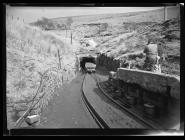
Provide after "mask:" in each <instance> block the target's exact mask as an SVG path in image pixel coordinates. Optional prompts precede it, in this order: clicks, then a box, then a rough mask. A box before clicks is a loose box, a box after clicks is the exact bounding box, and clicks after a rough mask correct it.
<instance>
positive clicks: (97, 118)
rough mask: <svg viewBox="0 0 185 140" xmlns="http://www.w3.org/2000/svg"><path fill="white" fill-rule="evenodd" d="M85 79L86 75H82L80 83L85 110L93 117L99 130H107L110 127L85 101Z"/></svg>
mask: <svg viewBox="0 0 185 140" xmlns="http://www.w3.org/2000/svg"><path fill="white" fill-rule="evenodd" d="M85 77H86V74H85V75H84V78H83V82H82V94H81V97H82V101H83V103H84V104H85V106H86V108H87V110H88V111H89V112H90V114H91V116H92V117H93V119H94V120H95V122H96V123H97V125H98V126H99V127H100V128H101V129H109V128H110V127H109V126H108V125H107V124H106V122H105V121H104V120H103V119H102V118H101V117H100V116H99V115H98V113H97V112H96V110H95V109H94V108H93V107H92V105H91V104H90V103H89V101H88V100H87V98H86V96H85V93H84V88H83V85H84V82H85Z"/></svg>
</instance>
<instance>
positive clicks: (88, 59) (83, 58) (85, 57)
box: [80, 56, 96, 70]
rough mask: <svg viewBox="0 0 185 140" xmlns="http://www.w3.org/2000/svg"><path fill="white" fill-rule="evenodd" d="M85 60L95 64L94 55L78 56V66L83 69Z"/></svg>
mask: <svg viewBox="0 0 185 140" xmlns="http://www.w3.org/2000/svg"><path fill="white" fill-rule="evenodd" d="M87 62H89V63H94V64H96V57H95V56H83V57H80V68H81V69H83V70H85V64H86V63H87Z"/></svg>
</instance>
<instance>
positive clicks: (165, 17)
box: [164, 6, 168, 21]
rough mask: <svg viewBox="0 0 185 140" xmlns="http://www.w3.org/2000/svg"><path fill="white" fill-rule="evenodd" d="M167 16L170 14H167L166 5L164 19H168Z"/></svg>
mask: <svg viewBox="0 0 185 140" xmlns="http://www.w3.org/2000/svg"><path fill="white" fill-rule="evenodd" d="M167 16H168V15H167V7H166V6H164V21H166V20H167V19H168V17H167Z"/></svg>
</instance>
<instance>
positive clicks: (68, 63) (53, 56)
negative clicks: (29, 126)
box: [6, 20, 76, 128]
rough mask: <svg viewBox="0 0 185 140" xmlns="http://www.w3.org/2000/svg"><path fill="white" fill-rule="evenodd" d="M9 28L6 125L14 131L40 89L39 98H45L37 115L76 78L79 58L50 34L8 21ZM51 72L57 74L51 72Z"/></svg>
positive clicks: (38, 107)
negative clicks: (60, 89) (65, 85)
mask: <svg viewBox="0 0 185 140" xmlns="http://www.w3.org/2000/svg"><path fill="white" fill-rule="evenodd" d="M6 27H7V28H6V29H7V30H6V56H7V75H6V78H7V79H6V97H7V125H8V128H12V127H13V126H14V125H15V122H16V121H17V120H18V119H19V117H20V116H22V114H23V113H24V112H25V111H26V110H27V109H28V107H29V105H30V103H31V101H32V99H33V97H34V96H35V94H36V92H37V90H38V89H39V87H41V88H40V90H39V93H38V97H41V96H42V95H43V94H44V93H46V94H45V95H44V97H43V99H42V100H41V101H40V102H39V103H38V104H37V106H36V107H35V109H34V112H35V113H38V114H40V113H41V112H42V109H44V108H45V107H47V104H48V102H49V101H50V100H51V99H52V98H53V96H54V95H56V94H58V93H57V92H56V89H57V88H58V87H59V86H61V85H63V83H66V82H70V81H71V80H72V79H73V78H74V77H75V59H76V58H75V54H74V53H73V51H71V49H72V48H71V46H69V45H68V44H66V43H65V41H64V40H62V39H61V38H60V37H58V36H56V35H54V34H52V33H50V32H45V31H42V30H40V29H39V28H35V27H32V26H29V25H26V24H24V23H21V22H18V21H12V20H7V22H6ZM58 52H59V53H58ZM59 58H60V59H61V61H60V63H61V69H59ZM51 68H54V69H57V72H56V71H50V70H49V69H51ZM48 70H49V71H48ZM43 75H44V76H43ZM41 77H43V79H44V82H43V83H42V84H41ZM36 100H37V98H36Z"/></svg>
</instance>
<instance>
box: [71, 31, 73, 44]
mask: <svg viewBox="0 0 185 140" xmlns="http://www.w3.org/2000/svg"><path fill="white" fill-rule="evenodd" d="M72 40H73V35H72V32H71V44H72V43H73V42H72Z"/></svg>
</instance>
